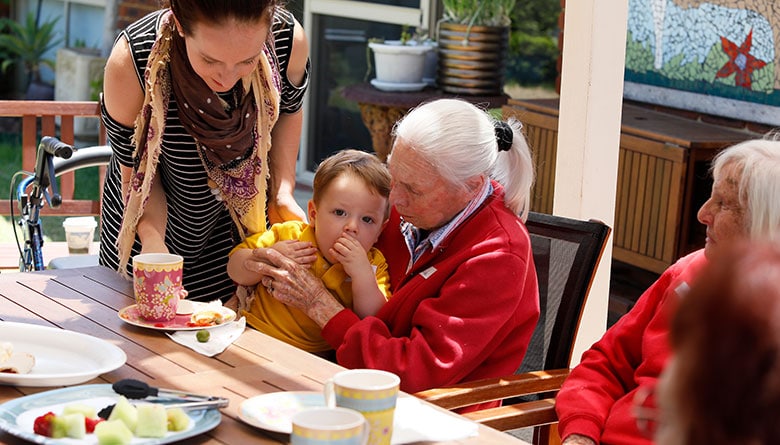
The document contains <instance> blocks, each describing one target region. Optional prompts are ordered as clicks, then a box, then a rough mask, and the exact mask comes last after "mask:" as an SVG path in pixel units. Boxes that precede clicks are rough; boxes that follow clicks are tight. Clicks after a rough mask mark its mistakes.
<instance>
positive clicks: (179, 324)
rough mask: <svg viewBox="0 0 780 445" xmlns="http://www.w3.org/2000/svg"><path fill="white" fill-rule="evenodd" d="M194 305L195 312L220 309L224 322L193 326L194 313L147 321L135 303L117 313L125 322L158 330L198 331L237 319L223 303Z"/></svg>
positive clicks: (195, 302)
mask: <svg viewBox="0 0 780 445" xmlns="http://www.w3.org/2000/svg"><path fill="white" fill-rule="evenodd" d="M192 306H193V307H192V311H193V313H197V312H198V311H201V310H204V309H211V310H215V311H219V312H220V313H221V314H222V323H220V324H212V325H208V326H193V325H191V324H190V317H191V315H192V314H176V316H175V317H173V320H169V321H146V320H144V319H143V318H142V317H141V314H140V313H139V312H138V309H137V308H136V306H135V305H134V304H131V305H130V306H127V307H126V308H123V309H120V311H119V313H118V314H117V315H119V318H120V319H121V320H122V321H124V322H125V323H129V324H131V325H133V326H139V327H142V328H148V329H156V330H158V331H197V330H201V329H211V328H215V327H217V326H222V325H224V324H225V323H230V322H231V321H233V320H235V319H236V313H235V311H233V310H232V309H230V308H226V307H224V306H222V305H221V304H217V303H204V302H200V301H193V302H192Z"/></svg>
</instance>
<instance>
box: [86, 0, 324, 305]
mask: <svg viewBox="0 0 780 445" xmlns="http://www.w3.org/2000/svg"><path fill="white" fill-rule="evenodd" d="M170 3H171V4H170V8H166V9H163V10H160V11H156V12H153V13H151V14H149V15H147V16H146V17H144V18H142V19H140V20H138V21H137V22H135V23H134V24H132V25H130V26H129V27H128V28H127V29H126V30H124V31H123V32H122V33H121V34H120V35H119V37H118V38H117V40H116V43H115V45H114V48H113V50H112V52H111V55H110V56H109V59H108V63H107V64H106V70H105V77H104V92H103V98H102V112H103V121H104V123H105V124H106V127H107V129H108V135H109V141H110V143H111V146H112V148H113V153H114V155H113V156H112V159H111V162H110V164H109V168H108V172H107V174H106V182H105V186H104V193H103V208H102V227H101V248H100V263H101V264H103V265H106V266H109V267H111V268H114V269H116V270H118V271H120V272H122V273H128V274H129V273H130V272H131V270H132V264H131V263H132V261H131V258H132V256H133V255H135V254H137V253H141V252H170V253H175V254H179V255H182V256H183V257H184V287H185V289H187V290H188V292H189V296H190V298H192V299H196V300H213V299H217V298H219V299H222V300H223V301H224V300H227V299H229V298H230V297H231V296H232V295H233V294H234V292H235V285H234V283H233V282H232V281H231V279H230V278H229V277H228V275H227V270H226V265H227V259H228V253H229V252H230V250H231V248H232V247H233V246H234V245H236V244H238V242H240V241H242V240H243V238H244V237H245V236H247V235H249V234H252V233H255V232H261V231H263V230H265V228H266V225H267V224H266V223H267V222H270V223H277V222H282V221H285V220H302V219H303V218H304V215H305V213H304V212H303V210H302V209H301V208H300V207H299V206H298V205H297V204H296V202H295V199H294V198H293V190H294V188H295V162H296V159H297V156H298V145H299V141H300V132H301V122H302V112H301V111H300V110H301V105H302V101H303V95H304V92H305V90H306V87H307V84H308V75H309V60H308V43H307V42H306V38H305V35H304V33H303V29H302V27H301V26H300V24H299V23H298V22H297V21H296V20H295V18H294V17H293V15H292V14H291V13H290V12H289V11H286V10H285V9H283V8H282V6H281V5H279V4H278V0H234V1H230V2H217V1H213V0H171V2H170ZM266 198H267V203H266ZM266 211H267V215H266Z"/></svg>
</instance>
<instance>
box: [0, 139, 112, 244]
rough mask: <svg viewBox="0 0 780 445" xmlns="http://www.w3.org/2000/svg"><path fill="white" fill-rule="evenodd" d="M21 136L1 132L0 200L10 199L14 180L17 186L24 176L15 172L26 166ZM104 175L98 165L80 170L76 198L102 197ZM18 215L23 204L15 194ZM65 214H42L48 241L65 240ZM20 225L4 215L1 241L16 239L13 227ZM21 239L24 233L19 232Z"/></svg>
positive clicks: (0, 224) (16, 215) (0, 229)
mask: <svg viewBox="0 0 780 445" xmlns="http://www.w3.org/2000/svg"><path fill="white" fill-rule="evenodd" d="M21 140H22V139H21V135H19V134H8V133H5V134H2V135H0V199H4V200H8V199H9V196H10V195H11V186H12V184H11V181H12V180H13V181H14V184H13V185H14V186H15V185H16V184H17V183H18V181H19V180H21V179H22V178H21V177H16V178H14V174H15V173H16V172H18V171H20V170H21V168H22V152H21V149H20V145H21ZM100 187H101V184H100V177H99V174H98V168H97V167H91V168H84V169H80V170H78V171H77V172H76V189H75V193H74V194H75V198H76V199H98V196H99V191H100ZM12 207H13V209H14V216H15V217H16V218H18V216H19V214H18V210H19V203H18V202H17V201H16V199H15V197H14V202H13V203H12ZM64 220H65V217H61V216H42V217H41V225H42V229H43V235H44V240H46V241H65V231H64V230H63V228H62V221H64ZM14 228H16V225H15V224H14V223H13V222H12V221H11V218H10V217H9V216H2V217H0V242H15V241H16V239H15V238H14V232H13V229H14ZM18 233H19V236H20V239H21V232H18Z"/></svg>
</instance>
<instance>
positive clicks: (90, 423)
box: [84, 417, 105, 434]
mask: <svg viewBox="0 0 780 445" xmlns="http://www.w3.org/2000/svg"><path fill="white" fill-rule="evenodd" d="M103 420H105V419H101V418H100V417H95V418H94V419H90V418H89V417H85V418H84V425H85V426H86V427H87V434H91V433H93V432H95V425H97V424H98V423H100V422H102V421H103Z"/></svg>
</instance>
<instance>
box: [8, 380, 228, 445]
mask: <svg viewBox="0 0 780 445" xmlns="http://www.w3.org/2000/svg"><path fill="white" fill-rule="evenodd" d="M107 406H112V410H111V414H110V415H108V416H106V417H107V419H102V418H100V417H99V414H98V413H101V412H105V411H104V408H106V407H107ZM221 420H222V414H221V413H220V411H219V409H216V408H209V409H193V410H188V411H184V410H182V409H181V408H174V407H168V408H166V405H165V404H164V403H151V402H146V401H143V400H128V399H126V398H125V397H124V396H121V395H119V394H117V393H116V392H114V390H113V389H112V388H111V385H109V384H99V385H81V386H72V387H69V388H63V389H56V390H52V391H45V392H40V393H37V394H32V395H29V396H24V397H19V398H17V399H14V400H11V401H9V402H6V403H3V404H2V405H0V430H3V431H6V432H8V433H9V434H12V435H14V436H16V437H19V438H22V439H24V440H28V441H30V442H33V443H39V444H54V445H61V444H62V445H65V444H73V445H77V444H78V445H82V444H85V445H86V444H90V445H91V444H96V445H101V444H106V443H121V444H133V445H134V444H138V445H141V444H143V445H152V444H166V443H171V442H176V441H179V440H182V439H186V438H188V437H193V436H196V435H198V434H202V433H205V432H207V431H209V430H211V429H213V428H215V427H216V426H217V425H219V423H220V421H221Z"/></svg>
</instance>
